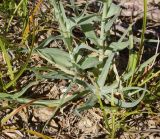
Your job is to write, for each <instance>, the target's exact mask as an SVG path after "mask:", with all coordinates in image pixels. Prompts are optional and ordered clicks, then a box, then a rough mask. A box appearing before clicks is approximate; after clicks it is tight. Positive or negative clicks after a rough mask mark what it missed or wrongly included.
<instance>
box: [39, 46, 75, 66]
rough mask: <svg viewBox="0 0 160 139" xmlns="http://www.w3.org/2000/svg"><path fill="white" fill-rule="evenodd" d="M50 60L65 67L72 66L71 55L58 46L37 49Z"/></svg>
mask: <svg viewBox="0 0 160 139" xmlns="http://www.w3.org/2000/svg"><path fill="white" fill-rule="evenodd" d="M36 50H37V51H38V53H39V54H40V55H41V56H43V57H44V58H45V59H46V60H47V61H48V62H50V63H52V64H53V63H56V64H58V65H61V66H64V67H72V63H71V61H70V56H69V54H68V53H67V52H65V51H63V50H60V49H58V48H44V49H36Z"/></svg>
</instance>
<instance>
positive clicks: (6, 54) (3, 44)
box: [0, 39, 14, 80]
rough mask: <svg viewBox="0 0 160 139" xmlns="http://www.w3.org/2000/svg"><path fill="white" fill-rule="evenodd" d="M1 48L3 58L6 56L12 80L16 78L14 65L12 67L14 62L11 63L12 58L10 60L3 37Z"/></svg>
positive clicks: (0, 41) (0, 42)
mask: <svg viewBox="0 0 160 139" xmlns="http://www.w3.org/2000/svg"><path fill="white" fill-rule="evenodd" d="M0 48H1V50H2V54H3V58H4V60H5V62H6V64H7V68H8V73H9V77H10V79H11V80H13V79H14V72H13V70H12V68H13V67H12V64H11V60H10V57H9V55H8V52H7V50H6V48H5V43H3V42H2V40H1V39H0Z"/></svg>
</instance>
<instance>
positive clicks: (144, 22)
mask: <svg viewBox="0 0 160 139" xmlns="http://www.w3.org/2000/svg"><path fill="white" fill-rule="evenodd" d="M143 2H144V15H143V27H142V34H141V42H140V47H139V52H138V60H137V64H138V65H139V64H140V62H141V59H142V55H143V51H144V35H145V31H146V24H147V0H143ZM138 65H137V66H138Z"/></svg>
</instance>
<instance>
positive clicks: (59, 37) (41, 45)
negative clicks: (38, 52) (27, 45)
mask: <svg viewBox="0 0 160 139" xmlns="http://www.w3.org/2000/svg"><path fill="white" fill-rule="evenodd" d="M57 39H63V37H62V36H61V35H59V36H49V37H48V38H47V39H45V40H44V41H43V42H42V43H41V44H40V45H39V46H38V48H39V49H40V48H43V47H45V46H47V45H48V44H49V43H50V42H51V41H53V40H57Z"/></svg>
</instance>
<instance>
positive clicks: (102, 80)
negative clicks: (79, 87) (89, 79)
mask: <svg viewBox="0 0 160 139" xmlns="http://www.w3.org/2000/svg"><path fill="white" fill-rule="evenodd" d="M113 57H114V53H112V54H111V55H110V56H109V57H108V59H107V60H106V63H105V65H104V67H103V69H102V72H101V74H100V75H99V78H98V81H97V83H98V85H99V87H100V88H102V87H103V86H104V85H105V81H106V78H107V75H108V72H109V69H110V67H111V63H112V60H113Z"/></svg>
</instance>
